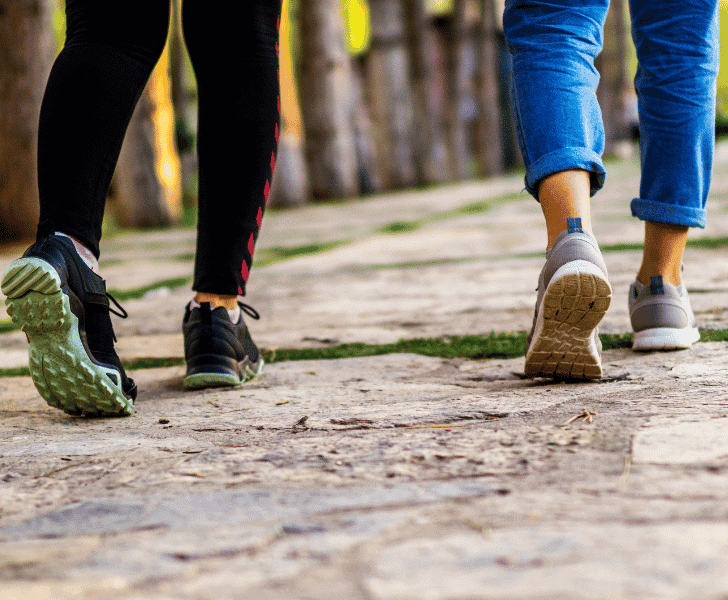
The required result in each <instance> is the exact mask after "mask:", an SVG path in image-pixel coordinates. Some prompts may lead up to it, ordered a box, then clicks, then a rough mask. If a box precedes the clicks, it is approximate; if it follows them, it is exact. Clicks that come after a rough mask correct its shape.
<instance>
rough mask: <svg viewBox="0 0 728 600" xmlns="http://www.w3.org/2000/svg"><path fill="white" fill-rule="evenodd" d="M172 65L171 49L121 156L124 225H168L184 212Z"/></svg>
mask: <svg viewBox="0 0 728 600" xmlns="http://www.w3.org/2000/svg"><path fill="white" fill-rule="evenodd" d="M168 68H169V51H168V49H167V50H165V52H164V53H163V54H162V58H161V59H160V61H159V64H158V65H157V66H156V68H155V69H154V72H153V73H152V77H151V78H150V80H149V83H148V84H147V87H146V88H145V90H144V93H143V94H142V97H141V99H140V100H139V104H138V105H137V107H136V110H135V111H134V115H133V116H132V119H131V123H130V124H129V129H128V130H127V133H126V138H125V139H124V145H123V146H122V149H121V155H120V156H119V162H118V164H117V168H116V176H115V182H114V186H113V189H114V194H113V199H114V204H115V213H116V217H117V220H118V223H119V225H121V226H123V227H162V226H165V225H170V224H172V223H176V222H178V221H179V219H180V216H181V195H182V194H181V168H180V161H179V156H178V155H177V151H176V148H175V144H174V132H173V126H174V111H173V109H172V103H171V97H170V96H171V94H170V80H169V75H168Z"/></svg>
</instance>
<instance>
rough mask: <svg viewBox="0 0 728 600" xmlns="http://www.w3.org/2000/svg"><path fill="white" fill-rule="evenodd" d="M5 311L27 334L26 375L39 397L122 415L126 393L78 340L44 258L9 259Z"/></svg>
mask: <svg viewBox="0 0 728 600" xmlns="http://www.w3.org/2000/svg"><path fill="white" fill-rule="evenodd" d="M2 291H3V293H4V294H5V295H6V296H7V297H8V301H7V311H8V315H10V317H11V318H12V319H13V321H14V322H15V323H17V324H18V325H20V328H21V330H22V331H24V332H25V333H26V334H27V336H28V342H29V367H30V376H31V379H32V380H33V383H34V384H35V386H36V389H37V390H38V392H39V393H40V395H41V396H42V397H43V399H44V400H45V401H46V402H47V403H48V404H49V405H50V406H52V407H54V408H58V409H60V410H62V411H64V412H66V413H68V414H71V415H81V414H84V415H88V416H102V415H103V416H111V415H128V414H131V412H132V410H133V407H134V405H133V401H132V400H131V399H129V398H127V397H126V396H125V395H124V393H123V391H122V389H121V384H120V383H119V384H116V385H114V383H113V382H112V381H111V380H110V379H109V377H108V375H107V373H109V374H112V375H114V376H115V378H116V380H117V381H119V379H120V378H119V374H118V372H117V371H116V370H114V369H107V368H105V367H102V366H100V365H97V364H95V363H93V362H92V361H91V359H90V358H89V356H88V354H87V353H86V349H85V347H84V345H83V343H82V342H81V338H80V335H79V328H78V318H77V317H76V315H74V314H73V313H72V312H71V307H70V301H69V298H68V296H67V295H66V294H64V293H63V292H62V291H61V286H60V279H59V277H58V273H56V271H55V269H54V268H53V267H52V266H51V265H50V264H48V263H46V262H45V261H42V260H40V259H36V258H23V259H19V260H17V261H15V262H14V263H12V264H11V266H10V267H9V268H8V270H7V271H6V273H5V276H4V277H3V281H2Z"/></svg>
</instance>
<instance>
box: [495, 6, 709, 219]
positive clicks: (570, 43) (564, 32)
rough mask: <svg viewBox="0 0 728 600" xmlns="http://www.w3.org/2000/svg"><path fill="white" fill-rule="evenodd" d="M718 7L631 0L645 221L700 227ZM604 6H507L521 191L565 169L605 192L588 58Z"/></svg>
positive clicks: (593, 74)
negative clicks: (584, 174)
mask: <svg viewBox="0 0 728 600" xmlns="http://www.w3.org/2000/svg"><path fill="white" fill-rule="evenodd" d="M718 4H719V3H718V0H630V12H631V15H632V37H633V39H634V42H635V46H636V48H637V59H638V62H639V67H638V69H637V76H636V77H635V88H636V91H637V96H638V98H639V118H640V155H641V162H642V180H641V184H640V197H639V198H635V199H634V200H632V214H633V215H634V216H636V217H638V218H640V219H642V220H644V221H655V222H660V223H672V224H675V225H684V226H689V227H704V226H705V216H706V211H705V201H706V199H707V197H708V190H709V188H710V176H711V168H712V161H713V146H714V142H715V83H716V78H717V75H718V52H719V35H718ZM608 8H609V0H583V1H576V0H507V1H506V7H505V13H504V16H503V26H504V29H505V35H506V42H507V43H508V48H509V50H510V52H511V55H512V57H513V89H512V95H511V98H512V102H513V107H514V113H515V118H516V123H517V128H518V135H519V144H520V147H521V153H522V155H523V160H524V162H525V164H526V188H527V189H528V191H529V192H530V193H531V194H532V195H533V196H534V197H536V198H537V197H538V186H539V183H540V182H541V181H542V180H543V179H544V178H546V177H548V176H549V175H552V174H554V173H558V172H559V171H564V170H567V169H583V170H585V171H589V172H590V173H591V192H592V195H593V194H594V193H596V192H597V191H598V190H599V189H600V188H601V187H602V185H604V177H605V170H604V165H603V164H602V159H601V155H602V152H603V151H604V126H603V124H602V115H601V111H600V109H599V104H598V103H597V96H596V89H597V83H598V81H599V74H598V73H597V71H596V69H595V68H594V58H595V57H596V56H597V54H599V52H600V51H601V48H602V34H603V26H604V20H605V18H606V15H607V10H608Z"/></svg>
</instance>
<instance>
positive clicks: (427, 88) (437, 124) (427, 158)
mask: <svg viewBox="0 0 728 600" xmlns="http://www.w3.org/2000/svg"><path fill="white" fill-rule="evenodd" d="M404 4H405V8H406V12H407V33H408V41H409V48H410V52H409V54H410V57H411V59H410V71H411V76H412V89H413V95H412V106H413V113H414V119H413V126H414V130H415V131H416V132H417V135H415V136H414V144H415V146H414V156H415V165H416V171H417V180H418V182H419V183H441V182H444V181H449V180H450V179H452V175H451V172H450V160H449V157H448V151H447V141H446V139H445V135H444V129H443V127H442V125H443V116H444V111H443V107H444V106H445V105H446V102H445V97H444V95H445V94H444V86H443V81H444V79H445V78H444V73H443V69H442V67H443V65H442V61H441V60H438V58H440V57H441V52H440V49H439V48H438V41H437V36H438V33H437V30H436V29H435V26H434V22H433V19H432V18H431V17H430V16H429V15H428V14H427V12H426V10H425V6H424V3H423V1H422V0H404Z"/></svg>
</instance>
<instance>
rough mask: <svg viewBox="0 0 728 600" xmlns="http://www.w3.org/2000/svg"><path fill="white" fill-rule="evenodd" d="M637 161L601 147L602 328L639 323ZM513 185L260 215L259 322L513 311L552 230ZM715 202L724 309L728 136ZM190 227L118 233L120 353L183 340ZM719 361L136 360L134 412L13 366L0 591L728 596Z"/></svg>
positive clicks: (727, 411)
mask: <svg viewBox="0 0 728 600" xmlns="http://www.w3.org/2000/svg"><path fill="white" fill-rule="evenodd" d="M638 182H639V178H638V165H637V161H636V159H632V160H628V161H625V162H620V163H615V164H612V165H611V166H610V168H609V178H608V184H607V187H606V188H605V189H604V190H603V192H602V193H600V194H599V196H598V197H597V200H596V201H595V203H594V213H595V223H596V233H597V237H598V238H599V240H600V242H601V243H602V244H603V245H604V247H605V249H607V250H608V251H607V252H606V253H605V259H606V262H607V266H608V268H609V270H610V279H611V281H612V283H613V288H614V297H613V303H612V306H611V308H610V310H609V312H608V314H607V316H606V318H605V321H604V324H603V327H602V331H603V332H608V333H625V332H628V331H629V320H628V315H627V310H626V293H627V289H628V286H629V284H630V282H631V281H632V279H633V277H634V273H635V271H636V269H637V266H638V264H639V257H640V254H639V251H638V250H637V249H635V248H634V247H633V246H629V245H627V246H618V244H634V243H638V242H640V241H641V225H640V223H638V222H637V221H635V220H634V219H632V218H631V217H630V216H629V201H630V199H631V197H632V196H634V195H636V193H637V190H638ZM521 189H522V183H521V178H520V176H512V177H504V178H500V179H497V180H493V181H489V182H487V183H481V182H478V183H468V184H462V185H457V186H447V187H442V188H435V189H431V190H427V191H422V192H407V193H400V194H393V195H387V196H378V197H376V198H369V199H366V200H362V201H352V202H346V203H343V204H342V203H339V204H334V203H332V204H322V205H317V206H310V207H305V208H301V209H296V210H291V211H286V212H273V213H272V214H270V215H269V216H268V217H267V218H266V221H265V223H264V226H263V232H262V235H261V238H260V240H259V248H258V250H257V258H258V259H259V263H260V264H259V265H258V266H257V268H255V269H254V271H253V275H252V279H251V284H250V287H251V290H250V294H249V296H248V298H247V301H248V302H249V303H250V304H252V305H253V306H255V307H256V308H257V309H258V310H259V312H260V313H261V315H262V318H261V320H260V321H259V322H253V323H252V324H251V329H252V331H253V334H254V338H255V339H256V340H257V341H258V342H259V344H261V345H262V346H264V347H266V348H271V349H275V348H326V347H328V346H331V345H335V344H338V343H347V342H365V343H369V344H384V343H390V342H394V341H396V340H399V339H403V338H427V337H443V336H444V337H447V336H453V335H464V334H481V333H488V332H490V331H496V332H517V331H521V330H525V329H527V328H528V327H529V326H530V321H531V317H532V309H533V302H534V297H535V292H534V288H535V286H536V278H537V276H538V272H539V270H540V268H541V264H542V260H543V259H542V258H541V257H540V252H541V250H542V249H543V247H544V245H545V231H544V229H543V226H542V223H541V216H540V211H539V207H538V205H537V204H536V203H535V202H533V201H532V200H531V199H529V198H528V197H527V196H526V195H525V194H524V193H522V192H521ZM709 209H710V224H709V226H708V227H707V228H706V229H705V230H704V231H695V232H693V238H695V239H697V238H702V239H703V240H704V241H705V243H704V244H703V245H704V246H705V247H693V248H691V249H690V250H689V251H688V254H687V257H686V263H685V280H686V283H687V285H688V287H689V289H690V290H691V299H692V302H693V306H694V308H695V310H696V313H697V318H698V323H699V326H700V327H701V328H703V329H713V330H715V329H725V328H727V327H728V324H727V322H728V313H727V312H726V307H727V306H728V284H726V281H728V261H727V260H725V258H724V255H725V250H726V246H727V245H728V240H727V239H725V237H724V236H726V235H728V234H727V233H726V232H728V156H727V153H726V149H725V148H722V147H721V148H719V152H718V161H717V165H716V169H715V180H714V185H713V195H712V197H711V199H710V204H709ZM709 246H713V247H712V248H711V247H709ZM19 250H21V249H20V248H15V249H7V250H6V252H5V253H4V254H2V255H0V269H4V268H5V266H6V265H7V264H8V263H9V262H10V261H11V260H12V259H13V258H14V257H15V255H16V254H17V252H18V251H19ZM193 250H194V232H193V231H188V230H175V231H165V232H148V233H139V234H125V235H119V236H116V237H111V238H109V239H108V240H106V241H105V243H104V245H103V259H104V261H103V263H102V271H103V274H104V275H105V276H106V277H107V279H108V283H109V287H110V288H113V289H115V290H122V291H129V290H137V292H138V293H136V294H128V295H131V296H139V297H137V298H132V299H129V300H126V301H124V302H123V304H124V306H125V308H126V309H127V310H128V312H129V313H130V315H131V316H130V318H129V319H127V320H125V321H119V320H117V321H116V322H115V327H116V330H117V334H118V336H119V338H120V341H119V346H118V347H119V350H120V354H121V355H122V357H123V358H125V359H128V360H132V359H137V358H141V357H151V358H154V357H156V358H160V357H163V358H168V357H179V356H181V355H182V338H181V334H180V321H181V317H182V308H183V306H184V304H185V303H186V302H187V301H188V299H189V297H190V292H189V287H188V285H185V284H184V278H186V277H189V275H190V274H191V267H192V263H191V254H192V252H193ZM306 252H308V253H306ZM159 282H162V283H161V284H160V283H159ZM152 284H158V285H157V289H153V290H151V291H148V292H147V293H142V292H143V290H140V289H141V288H143V287H144V286H148V285H152ZM5 319H7V315H6V313H5V312H4V308H0V324H2V322H3V320H5ZM0 349H1V351H0V368H1V369H9V368H12V367H21V366H23V365H24V364H27V356H26V354H25V338H24V336H23V334H22V333H19V332H9V333H3V334H0ZM727 358H728V349H727V348H726V343H725V342H703V343H698V344H696V345H695V346H694V348H693V349H692V350H690V351H682V352H669V353H651V354H644V355H636V354H634V353H632V352H631V351H630V350H627V349H617V350H609V351H607V352H606V353H605V357H604V364H605V378H604V379H603V380H602V381H601V382H595V383H586V384H565V383H554V382H552V381H548V380H526V379H523V378H522V377H521V373H522V370H523V358H516V359H488V360H472V359H463V358H458V359H445V358H438V357H425V356H419V355H414V354H389V355H383V356H374V357H369V358H342V359H337V360H328V361H327V360H311V361H292V362H277V363H273V364H270V365H268V366H267V367H266V371H265V373H264V375H263V376H262V377H261V378H259V379H258V380H255V381H253V382H251V383H249V384H246V385H245V386H244V387H241V388H238V389H233V390H222V391H221V390H206V391H200V392H195V393H189V392H185V391H184V390H183V389H182V385H181V378H182V374H183V368H181V367H177V366H175V367H165V368H150V369H140V370H136V371H134V372H133V376H134V377H135V379H136V380H137V381H138V383H139V387H140V390H141V392H140V396H139V399H138V401H137V408H136V412H135V413H134V415H133V416H131V417H129V418H126V419H80V418H73V417H69V416H67V415H64V414H63V413H60V412H58V411H55V410H53V409H50V408H49V407H47V406H46V404H45V403H44V402H43V401H42V399H41V398H40V397H39V396H38V394H37V393H36V392H35V389H34V388H33V386H32V383H31V382H30V380H29V378H27V377H3V378H0V414H1V415H2V419H1V420H0V600H10V599H16V600H19V599H23V600H25V599H27V600H30V599H32V600H36V599H46V598H47V599H52V600H57V599H63V598H91V599H106V598H124V599H139V600H141V599H145V600H147V599H149V600H156V599H166V598H182V599H208V598H209V599H215V600H218V599H225V598H246V599H258V598H260V599H288V598H301V599H303V598H316V599H329V598H330V599H339V598H342V599H353V600H359V599H361V600H365V599H366V600H400V599H401V600H405V599H423V600H446V599H447V600H450V599H462V600H465V599H474V598H499V599H500V598H513V599H515V598H540V599H545V598H559V599H571V598H573V599H577V598H578V599H597V598H598V599H615V598H620V599H621V598H625V599H626V598H629V599H633V598H634V599H651V598H661V599H662V598H683V599H691V600H692V599H698V598H699V599H714V600H717V599H721V598H722V599H726V598H728V393H727V391H726V390H728V366H727V365H726V362H727V361H726V359H727ZM4 373H5V374H7V373H8V372H7V371H4ZM585 409H586V411H587V412H585ZM579 415H581V416H580V417H579V418H577V419H572V418H573V417H577V416H579ZM587 416H589V418H587ZM567 423H568V424H567Z"/></svg>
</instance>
